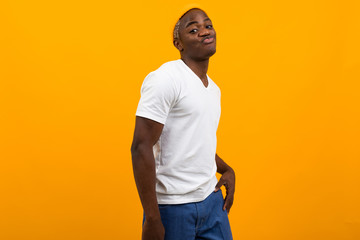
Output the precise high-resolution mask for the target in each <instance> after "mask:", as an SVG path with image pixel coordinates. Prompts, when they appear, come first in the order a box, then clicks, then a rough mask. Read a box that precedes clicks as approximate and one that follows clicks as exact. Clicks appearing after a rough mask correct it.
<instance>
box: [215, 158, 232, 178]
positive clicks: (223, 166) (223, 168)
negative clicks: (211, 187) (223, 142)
mask: <svg viewBox="0 0 360 240" xmlns="http://www.w3.org/2000/svg"><path fill="white" fill-rule="evenodd" d="M215 161H216V166H217V172H218V173H220V174H224V172H226V171H234V170H233V169H232V168H231V167H230V166H229V165H227V164H226V163H225V162H224V160H222V159H221V158H220V157H219V156H218V155H217V154H215Z"/></svg>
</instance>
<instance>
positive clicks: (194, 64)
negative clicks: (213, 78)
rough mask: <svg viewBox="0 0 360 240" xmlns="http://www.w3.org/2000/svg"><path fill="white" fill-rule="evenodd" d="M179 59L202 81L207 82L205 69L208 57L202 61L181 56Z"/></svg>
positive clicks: (207, 64) (206, 68)
mask: <svg viewBox="0 0 360 240" xmlns="http://www.w3.org/2000/svg"><path fill="white" fill-rule="evenodd" d="M181 60H183V61H184V63H185V64H186V65H187V66H188V67H189V68H190V69H191V70H192V71H193V72H194V73H195V74H196V75H197V76H198V77H199V78H200V79H201V81H203V82H204V83H207V76H206V73H207V70H208V67H209V59H206V60H202V61H195V60H193V59H190V58H186V57H183V56H182V57H181Z"/></svg>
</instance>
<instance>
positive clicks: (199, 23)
mask: <svg viewBox="0 0 360 240" xmlns="http://www.w3.org/2000/svg"><path fill="white" fill-rule="evenodd" d="M174 44H175V46H176V47H177V48H178V49H179V50H180V52H181V55H182V56H183V57H189V58H191V59H194V60H198V61H201V60H206V59H208V58H209V57H211V56H212V55H213V54H214V53H215V52H216V32H215V29H214V28H213V26H212V23H211V20H210V18H209V17H208V16H207V15H206V14H205V13H204V12H203V11H201V10H197V9H194V10H191V11H190V12H188V13H186V14H185V15H184V16H183V18H182V19H181V20H180V27H179V39H178V40H175V41H174Z"/></svg>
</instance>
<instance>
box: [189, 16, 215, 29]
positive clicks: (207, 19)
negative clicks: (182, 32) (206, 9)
mask: <svg viewBox="0 0 360 240" xmlns="http://www.w3.org/2000/svg"><path fill="white" fill-rule="evenodd" d="M205 21H211V20H210V18H205V19H204V22H205ZM195 23H199V22H198V21H191V22H188V23H187V24H186V26H185V28H187V27H189V26H190V25H192V24H195Z"/></svg>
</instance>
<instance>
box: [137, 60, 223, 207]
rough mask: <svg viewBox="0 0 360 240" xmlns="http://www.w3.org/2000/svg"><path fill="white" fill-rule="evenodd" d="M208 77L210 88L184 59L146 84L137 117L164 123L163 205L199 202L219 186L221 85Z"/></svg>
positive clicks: (157, 149) (158, 153)
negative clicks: (217, 137) (218, 143)
mask: <svg viewBox="0 0 360 240" xmlns="http://www.w3.org/2000/svg"><path fill="white" fill-rule="evenodd" d="M207 77H208V83H209V84H208V86H207V87H205V86H204V84H203V82H202V81H201V80H200V78H199V77H198V76H197V75H196V74H195V73H194V72H193V71H192V70H191V69H190V68H189V67H188V66H187V65H186V64H185V63H184V62H183V61H182V60H181V59H179V60H175V61H170V62H167V63H165V64H163V65H162V66H161V67H160V68H158V69H157V70H155V71H153V72H151V73H149V74H148V75H147V76H146V78H145V80H144V82H143V84H142V87H141V98H140V101H139V105H138V108H137V111H136V115H137V116H140V117H144V118H148V119H151V120H154V121H156V122H159V123H162V124H164V127H163V131H162V133H161V136H160V138H159V140H158V142H157V143H156V144H155V145H154V148H153V150H154V157H155V166H156V194H157V200H158V203H159V204H182V203H189V202H199V201H202V200H204V199H205V198H206V197H207V196H209V195H210V194H211V192H213V191H214V189H215V185H216V183H217V179H216V175H215V174H216V170H217V169H216V162H215V154H216V131H217V128H218V124H219V119H220V89H219V87H218V86H217V85H216V84H215V83H214V82H213V81H212V80H211V79H210V78H209V76H207Z"/></svg>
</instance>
